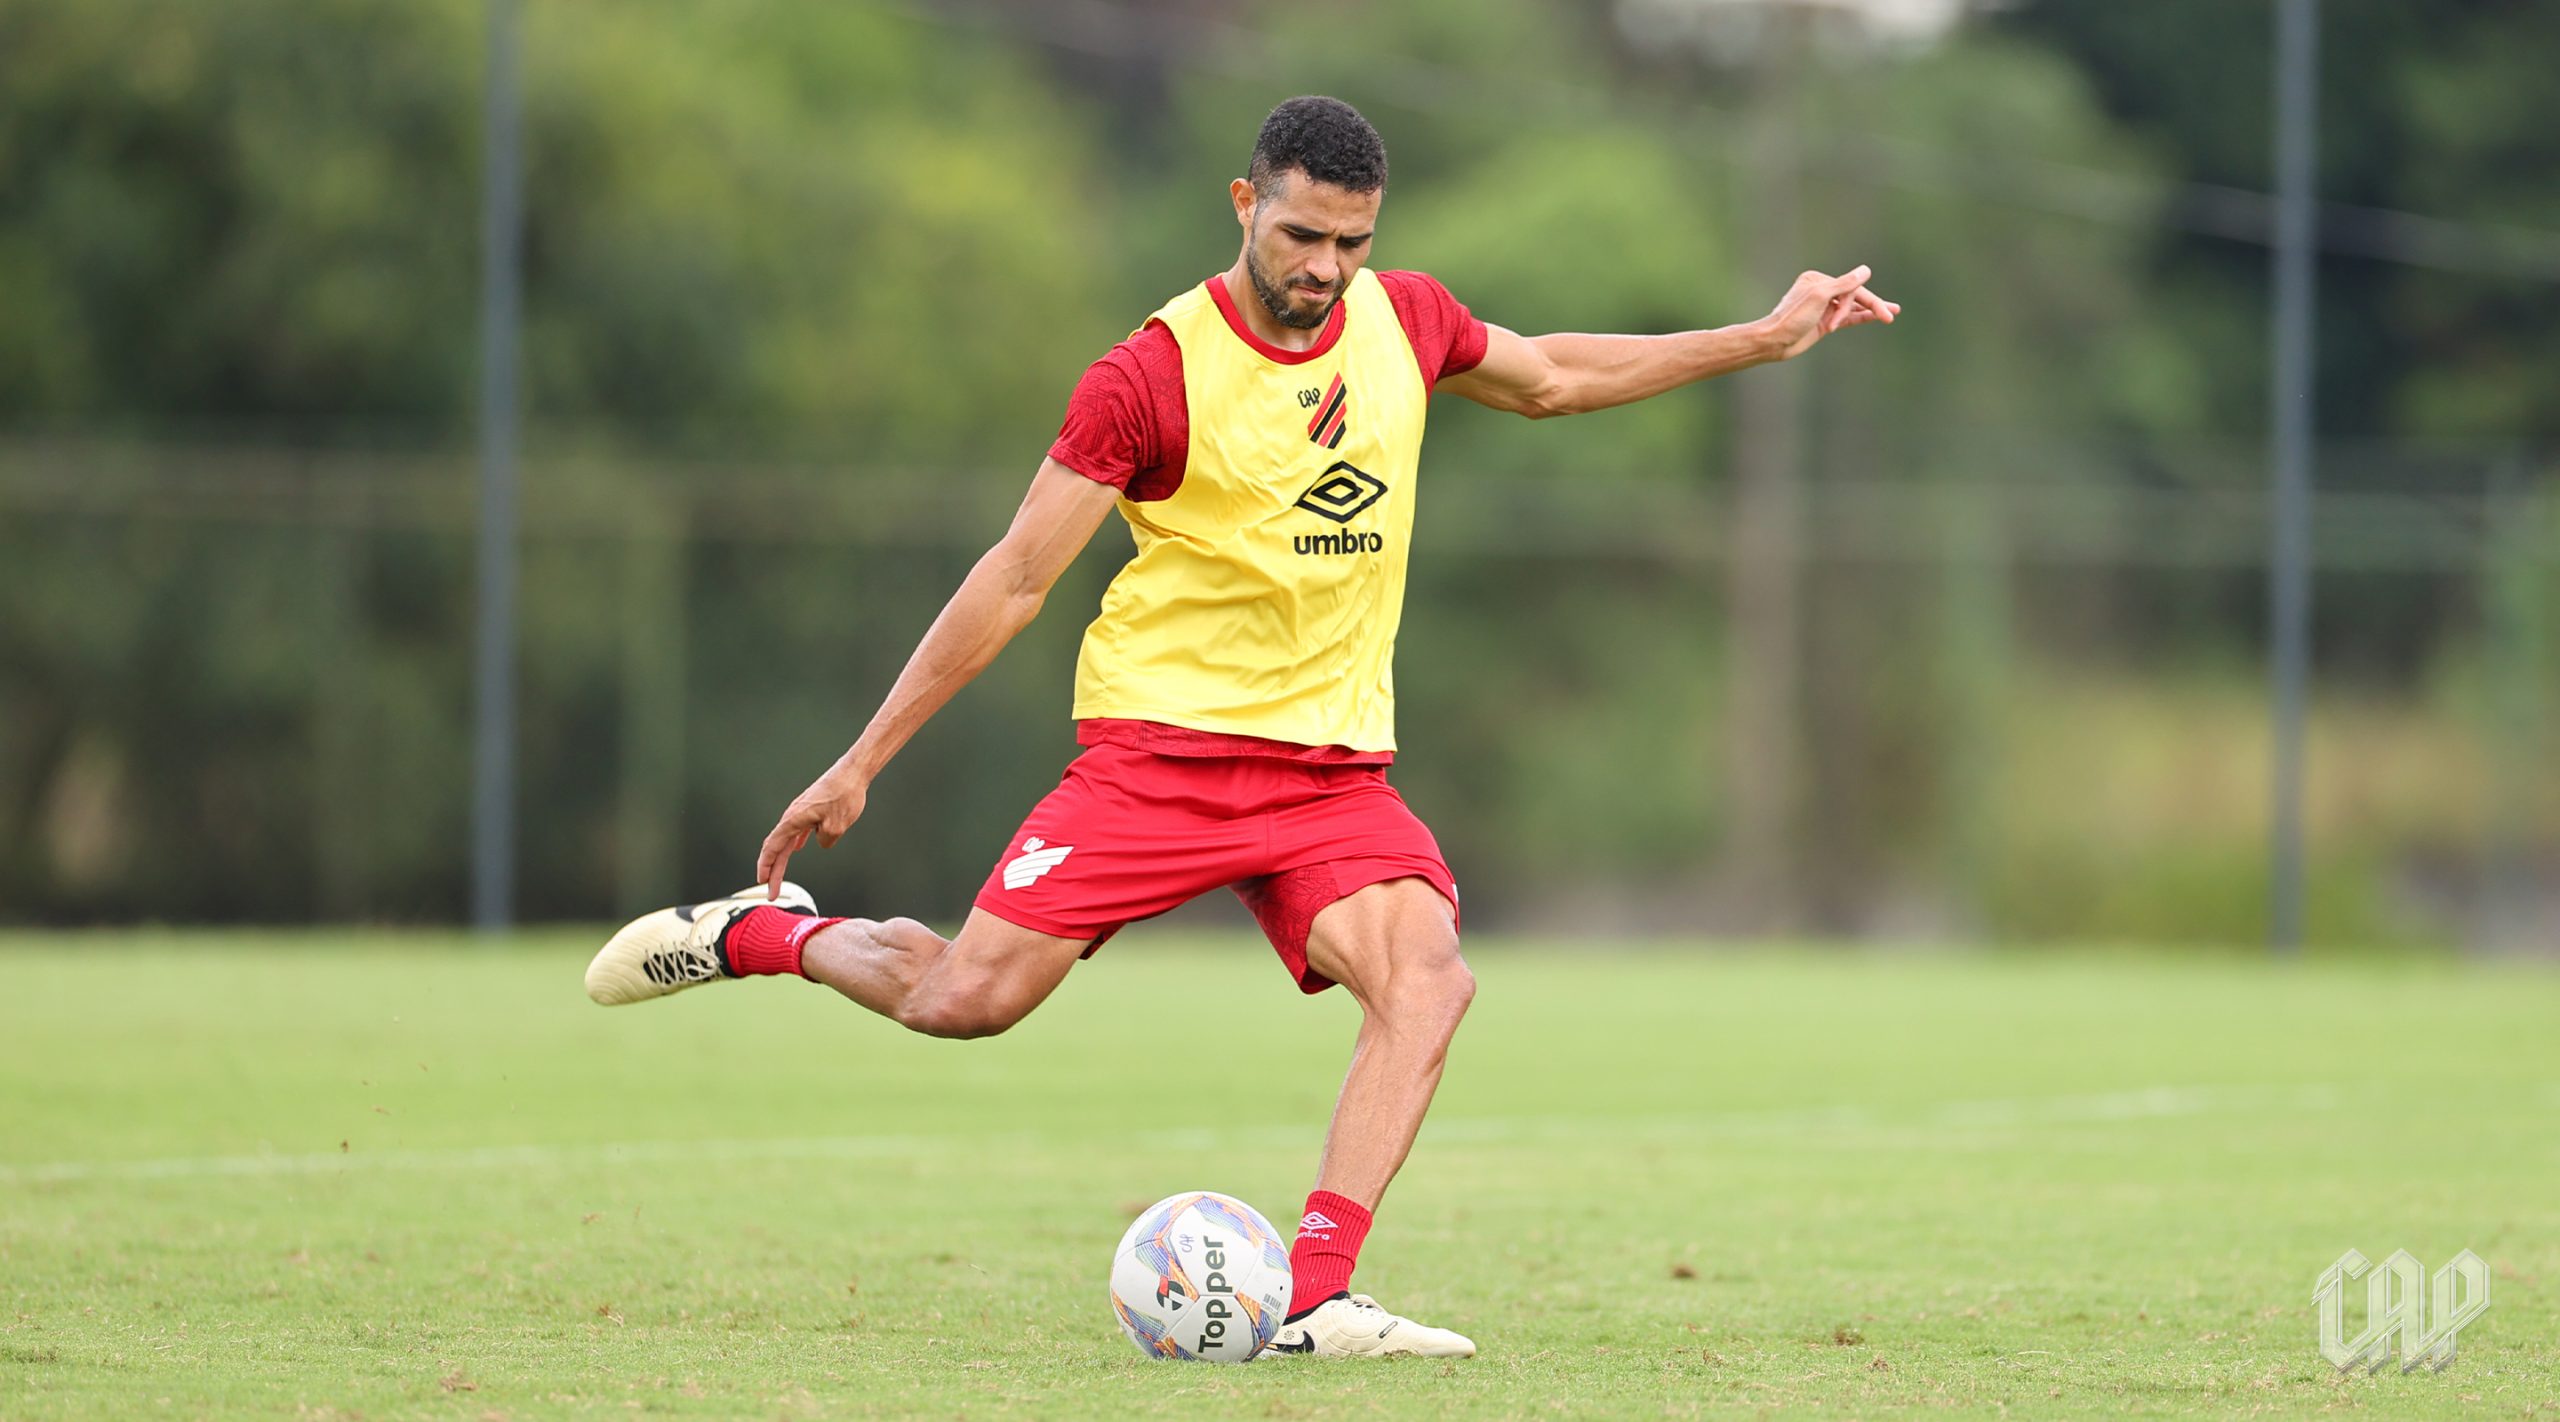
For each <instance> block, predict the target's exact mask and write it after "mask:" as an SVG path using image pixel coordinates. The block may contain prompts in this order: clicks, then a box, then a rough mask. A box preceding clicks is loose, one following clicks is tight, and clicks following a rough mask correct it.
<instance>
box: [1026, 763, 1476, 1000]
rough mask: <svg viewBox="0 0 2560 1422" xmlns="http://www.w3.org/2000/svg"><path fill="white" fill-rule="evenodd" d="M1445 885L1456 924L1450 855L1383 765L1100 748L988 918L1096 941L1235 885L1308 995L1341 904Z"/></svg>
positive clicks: (1068, 784)
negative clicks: (1331, 915) (1311, 955)
mask: <svg viewBox="0 0 2560 1422" xmlns="http://www.w3.org/2000/svg"><path fill="white" fill-rule="evenodd" d="M1403 878H1418V879H1425V880H1428V881H1430V884H1431V886H1432V887H1433V888H1435V889H1438V890H1439V891H1440V894H1441V897H1443V898H1446V899H1447V900H1448V901H1449V904H1450V907H1451V909H1452V910H1454V909H1455V908H1456V906H1457V902H1458V884H1457V880H1456V879H1454V878H1452V877H1451V876H1450V873H1449V865H1448V862H1447V861H1445V860H1443V859H1442V858H1441V857H1440V845H1439V843H1438V842H1437V841H1435V840H1433V839H1432V837H1431V831H1430V830H1428V829H1425V828H1423V824H1422V821H1420V820H1418V819H1416V818H1414V814H1413V811H1411V810H1409V809H1407V808H1405V803H1404V797H1403V796H1401V795H1398V794H1397V793H1396V792H1395V790H1394V789H1393V788H1392V787H1391V786H1389V785H1388V784H1387V773H1386V768H1385V767H1383V766H1376V765H1307V764H1302V763H1300V762H1296V761H1289V760H1281V759H1276V758H1272V757H1266V756H1174V755H1150V754H1148V753H1147V752H1145V751H1138V750H1129V749H1126V748H1124V747H1121V746H1111V745H1100V746H1090V747H1087V748H1086V750H1085V752H1084V753H1083V754H1082V755H1079V756H1077V757H1076V758H1075V760H1074V761H1073V762H1071V763H1070V764H1069V765H1068V766H1067V773H1066V775H1065V776H1064V777H1062V778H1061V779H1060V780H1059V782H1058V788H1057V789H1055V790H1052V791H1050V792H1049V794H1048V796H1047V798H1045V799H1043V800H1042V801H1041V802H1040V803H1039V804H1038V805H1036V806H1034V807H1032V811H1031V815H1030V817H1029V818H1027V819H1025V820H1024V821H1023V822H1022V828H1021V829H1020V830H1019V831H1018V832H1016V833H1015V835H1014V837H1013V842H1012V844H1011V845H1010V846H1008V847H1007V848H1006V850H1005V852H1004V857H1003V858H1001V859H999V860H998V861H997V862H996V867H995V870H994V872H992V873H990V874H988V875H987V883H986V887H984V888H982V889H980V890H979V891H978V901H977V902H978V907H980V908H982V909H985V910H986V911H987V912H989V913H991V914H994V915H995V916H996V917H998V918H1000V919H1003V920H1004V921H1005V922H1007V923H1011V924H1018V925H1020V926H1021V927H1024V928H1028V929H1031V930H1033V931H1034V932H1039V933H1051V934H1056V935H1057V936H1058V937H1061V938H1089V939H1091V940H1093V943H1092V947H1089V948H1087V949H1086V950H1085V952H1086V954H1087V955H1088V956H1089V955H1091V953H1092V952H1093V949H1094V948H1099V947H1101V946H1102V943H1103V940H1105V939H1107V938H1109V937H1110V936H1111V935H1112V934H1114V933H1117V932H1119V931H1120V929H1121V928H1122V927H1123V926H1124V925H1127V924H1130V923H1134V922H1136V921H1138V920H1139V919H1142V918H1153V917H1154V916H1156V915H1157V914H1160V913H1164V912H1167V911H1168V910H1171V909H1174V908H1177V907H1179V906H1181V905H1182V904H1185V903H1188V902H1189V901H1191V900H1192V899H1195V898H1198V897H1199V896H1200V895H1202V894H1205V893H1207V892H1209V891H1210V890H1211V889H1215V888H1218V887H1219V886H1221V885H1225V886H1229V887H1232V888H1233V889H1234V890H1235V891H1236V897H1238V898H1240V899H1243V900H1244V902H1245V906H1246V907H1247V908H1250V909H1252V910H1253V916H1254V918H1255V919H1256V920H1257V921H1258V922H1260V923H1261V925H1262V931H1263V934H1264V935H1265V936H1266V937H1268V938H1269V939H1270V940H1271V946H1272V947H1273V948H1275V949H1277V950H1279V953H1280V961H1281V962H1282V963H1284V964H1286V965H1287V966H1288V969H1289V971H1290V972H1291V973H1293V974H1295V975H1296V977H1297V979H1298V986H1299V988H1301V989H1302V990H1304V991H1306V992H1322V991H1324V990H1325V989H1326V988H1329V987H1331V986H1333V983H1332V980H1330V979H1328V978H1326V977H1325V976H1324V975H1322V974H1320V973H1317V972H1315V971H1314V970H1312V969H1310V968H1309V967H1308V966H1307V927H1308V925H1309V924H1311V923H1313V922H1314V921H1315V916H1316V914H1317V913H1318V912H1319V911H1321V910H1322V909H1323V908H1324V907H1325V906H1326V905H1328V904H1331V903H1333V902H1334V901H1335V900H1337V899H1340V898H1344V897H1346V896H1348V895H1350V894H1352V893H1353V892H1355V891H1357V890H1360V889H1364V888H1367V887H1368V886H1369V885H1371V884H1377V883H1383V882H1385V881H1386V880H1389V879H1403Z"/></svg>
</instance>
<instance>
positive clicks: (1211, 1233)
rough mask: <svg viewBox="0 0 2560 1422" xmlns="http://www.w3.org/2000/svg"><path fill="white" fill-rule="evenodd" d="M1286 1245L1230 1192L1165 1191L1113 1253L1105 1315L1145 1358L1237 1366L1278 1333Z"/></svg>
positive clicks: (1285, 1292) (1285, 1286) (1285, 1297)
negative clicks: (1113, 1318) (1108, 1307)
mask: <svg viewBox="0 0 2560 1422" xmlns="http://www.w3.org/2000/svg"><path fill="white" fill-rule="evenodd" d="M1288 1307H1289V1247H1288V1246H1287V1245H1285V1244H1282V1243H1281V1242H1280V1234H1279V1231H1277V1230H1275V1229H1273V1228H1272V1227H1271V1221H1269V1220H1266V1219H1264V1218H1263V1217H1262V1216H1261V1215H1259V1214H1257V1213H1255V1212H1254V1208H1253V1206H1251V1205H1248V1204H1246V1203H1245V1202H1244V1201H1242V1200H1238V1199H1235V1198H1233V1197H1232V1196H1227V1195H1216V1194H1211V1193H1210V1192H1208V1191H1206V1190H1193V1191H1189V1192H1186V1193H1184V1194H1180V1195H1169V1196H1167V1197H1165V1198H1164V1199H1161V1200H1158V1201H1156V1202H1155V1203H1154V1204H1152V1205H1149V1206H1148V1207H1147V1208H1146V1209H1145V1210H1143V1211H1141V1212H1140V1213H1139V1215H1138V1219H1137V1222H1136V1223H1135V1224H1132V1225H1130V1226H1129V1232H1128V1233H1127V1234H1124V1235H1122V1236H1120V1248H1119V1249H1118V1250H1117V1251H1115V1252H1114V1253H1113V1254H1112V1256H1111V1311H1112V1312H1113V1313H1116V1314H1118V1315H1119V1316H1120V1331H1121V1332H1123V1333H1126V1334H1128V1335H1129V1341H1130V1342H1132V1343H1135V1344H1137V1345H1138V1351H1139V1352H1141V1353H1144V1354H1146V1355H1147V1356H1148V1357H1150V1358H1182V1359H1186V1360H1189V1361H1193V1362H1219V1363H1241V1362H1243V1361H1245V1360H1246V1359H1247V1358H1250V1357H1252V1356H1253V1355H1254V1354H1256V1353H1259V1352H1261V1351H1262V1349H1263V1347H1264V1345H1266V1344H1268V1343H1269V1342H1270V1341H1271V1338H1272V1335H1273V1334H1276V1333H1278V1332H1279V1331H1280V1319H1281V1316H1282V1315H1283V1314H1284V1313H1286V1312H1287V1311H1288Z"/></svg>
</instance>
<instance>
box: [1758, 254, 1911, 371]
mask: <svg viewBox="0 0 2560 1422" xmlns="http://www.w3.org/2000/svg"><path fill="white" fill-rule="evenodd" d="M1871 275H1873V273H1872V272H1870V271H1868V270H1867V268H1865V267H1863V266H1861V267H1854V268H1852V269H1850V270H1849V271H1846V272H1843V273H1841V274H1840V275H1838V276H1827V275H1825V274H1823V273H1821V272H1806V273H1805V274H1804V275H1802V276H1800V277H1797V278H1796V281H1795V285H1793V286H1791V287H1788V288H1787V294H1786V295H1785V296H1782V297H1780V298H1778V305H1777V308H1776V309H1775V310H1773V311H1771V312H1770V313H1769V317H1768V326H1769V330H1770V334H1771V336H1772V337H1773V339H1774V340H1775V341H1776V342H1777V348H1778V359H1780V360H1786V359H1789V358H1790V357H1793V356H1797V355H1801V354H1803V353H1804V352H1805V351H1806V350H1807V349H1809V348H1811V347H1812V345H1813V343H1814V342H1816V341H1819V340H1821V339H1822V338H1823V337H1825V336H1827V335H1830V334H1831V333H1832V332H1834V331H1837V330H1839V329H1840V328H1842V327H1844V326H1863V325H1865V324H1866V323H1868V322H1870V321H1882V322H1884V323H1885V324H1887V325H1891V324H1892V322H1893V318H1894V317H1896V316H1898V315H1900V314H1902V307H1901V306H1900V305H1899V304H1897V303H1895V302H1891V301H1887V300H1885V299H1884V298H1883V297H1881V296H1878V295H1876V294H1875V293H1874V292H1872V291H1869V290H1867V278H1868V277H1869V276H1871Z"/></svg>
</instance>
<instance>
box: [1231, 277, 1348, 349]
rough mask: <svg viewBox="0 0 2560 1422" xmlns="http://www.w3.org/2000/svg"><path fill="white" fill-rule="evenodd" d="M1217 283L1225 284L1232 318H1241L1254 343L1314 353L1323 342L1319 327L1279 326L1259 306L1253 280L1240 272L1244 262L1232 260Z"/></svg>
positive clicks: (1272, 317) (1277, 320) (1266, 308)
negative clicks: (1231, 263) (1232, 263)
mask: <svg viewBox="0 0 2560 1422" xmlns="http://www.w3.org/2000/svg"><path fill="white" fill-rule="evenodd" d="M1218 279H1219V280H1220V281H1223V282H1225V283H1226V284H1227V300H1228V302H1229V303H1230V304H1232V305H1233V306H1234V307H1235V309H1236V314H1237V315H1238V316H1241V317H1243V318H1244V325H1245V329H1246V330H1248V331H1251V332H1253V335H1254V339H1255V340H1258V341H1260V342H1262V343H1263V344H1264V345H1268V346H1277V347H1279V348H1280V349H1282V350H1284V351H1303V350H1312V349H1314V348H1315V344H1316V342H1318V341H1321V340H1323V339H1324V331H1325V328H1324V327H1323V326H1315V327H1303V326H1283V325H1281V324H1280V321H1279V318H1277V317H1275V316H1273V315H1272V314H1271V308H1269V307H1267V306H1265V305H1263V304H1262V297H1261V296H1260V295H1259V294H1258V293H1256V292H1255V291H1254V289H1253V278H1252V277H1251V276H1250V275H1247V274H1246V272H1245V269H1244V258H1242V257H1238V258H1236V264H1235V265H1234V266H1232V267H1229V268H1227V274H1226V275H1225V276H1223V277H1220V278H1218Z"/></svg>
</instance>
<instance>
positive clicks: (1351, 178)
mask: <svg viewBox="0 0 2560 1422" xmlns="http://www.w3.org/2000/svg"><path fill="white" fill-rule="evenodd" d="M1293 168H1294V169H1296V170H1297V171H1299V172H1301V173H1304V174H1306V175H1307V176H1308V177H1309V178H1311V179H1313V180H1315V181H1316V182H1319V183H1331V184H1332V185H1333V186H1335V187H1337V188H1343V189H1347V190H1349V191H1351V192H1355V193H1374V192H1376V191H1378V190H1379V189H1381V188H1384V187H1385V186H1386V185H1387V141H1386V140H1385V139H1383V138H1380V137H1379V136H1378V131H1377V130H1376V129H1374V128H1371V127H1370V126H1369V121H1368V120H1367V119H1364V118H1362V117H1360V111H1359V110H1358V109H1355V108H1353V107H1351V106H1350V105H1349V104H1346V103H1344V102H1342V101H1341V100H1340V99H1328V98H1325V97H1323V96H1322V95H1317V94H1310V95H1307V96H1306V97H1304V98H1297V99H1291V100H1290V101H1289V102H1287V103H1285V104H1282V105H1281V106H1280V107H1278V108H1276V109H1273V110H1272V111H1271V117H1269V118H1267V119H1264V120H1263V121H1262V132H1261V134H1260V135H1259V136H1257V137H1256V138H1255V139H1254V140H1253V162H1252V163H1251V164H1250V165H1249V166H1247V167H1246V169H1245V177H1246V178H1247V179H1249V180H1250V181H1251V182H1252V183H1253V191H1254V196H1255V197H1256V198H1260V199H1268V198H1269V197H1271V196H1272V195H1273V194H1275V193H1277V192H1279V191H1280V175H1281V174H1283V173H1286V172H1288V171H1289V170H1291V169H1293Z"/></svg>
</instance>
